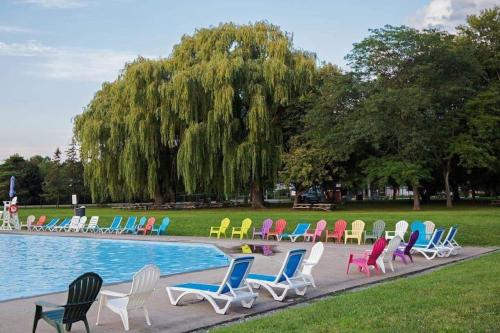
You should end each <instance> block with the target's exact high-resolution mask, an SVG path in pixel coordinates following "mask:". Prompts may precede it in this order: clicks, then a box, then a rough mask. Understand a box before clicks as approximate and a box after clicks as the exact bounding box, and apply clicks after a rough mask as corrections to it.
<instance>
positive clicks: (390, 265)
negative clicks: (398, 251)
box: [389, 258, 394, 272]
mask: <svg viewBox="0 0 500 333" xmlns="http://www.w3.org/2000/svg"><path fill="white" fill-rule="evenodd" d="M389 267H390V268H391V271H393V272H394V265H393V264H392V258H389Z"/></svg>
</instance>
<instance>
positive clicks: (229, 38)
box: [163, 22, 316, 208]
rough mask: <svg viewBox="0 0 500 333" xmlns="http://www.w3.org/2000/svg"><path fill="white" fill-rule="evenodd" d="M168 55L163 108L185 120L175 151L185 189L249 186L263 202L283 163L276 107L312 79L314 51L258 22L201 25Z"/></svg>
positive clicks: (254, 201)
mask: <svg viewBox="0 0 500 333" xmlns="http://www.w3.org/2000/svg"><path fill="white" fill-rule="evenodd" d="M169 60H170V61H171V63H172V66H173V69H174V74H173V76H172V78H171V80H170V81H169V82H167V83H166V84H165V85H164V87H163V92H164V94H165V95H166V96H167V98H166V102H167V103H168V104H169V106H168V107H167V108H165V109H164V110H165V111H166V112H169V111H170V110H174V112H175V113H176V114H178V115H179V117H181V118H182V120H183V121H184V122H185V123H186V130H185V132H184V134H183V136H182V137H181V142H180V147H179V153H178V156H177V162H178V171H179V173H180V175H181V176H182V179H183V181H184V185H185V187H186V190H187V191H188V192H193V191H196V190H205V191H209V190H212V189H215V190H216V191H224V193H232V192H234V191H235V190H237V189H239V188H243V189H250V191H251V199H252V206H253V207H256V208H257V207H263V195H262V194H263V190H264V189H265V188H266V187H269V186H273V185H274V183H275V180H276V177H277V174H278V168H279V166H280V163H281V162H280V155H281V149H282V132H281V129H280V124H279V122H278V119H279V113H280V111H281V110H282V109H283V108H284V107H286V106H287V105H288V104H289V103H291V101H292V100H293V98H295V97H296V96H298V95H300V94H302V93H303V92H305V91H306V90H307V89H308V88H309V87H310V86H311V84H312V82H313V78H314V74H315V67H316V66H315V56H314V55H313V54H310V53H307V52H303V51H299V50H296V49H294V48H293V44H292V38H291V36H290V35H288V34H286V33H284V32H282V31H281V30H280V29H279V28H278V27H276V26H274V25H271V24H267V23H264V22H260V23H256V24H251V25H235V24H222V25H220V26H218V27H215V28H211V29H200V30H198V31H197V32H196V33H195V34H194V35H193V36H184V37H183V39H182V41H181V43H180V44H178V45H177V46H176V47H175V48H174V51H173V53H172V55H171V57H170V59H169Z"/></svg>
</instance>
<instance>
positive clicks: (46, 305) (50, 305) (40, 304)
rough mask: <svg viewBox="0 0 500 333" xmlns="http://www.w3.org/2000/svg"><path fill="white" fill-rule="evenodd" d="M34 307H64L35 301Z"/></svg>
mask: <svg viewBox="0 0 500 333" xmlns="http://www.w3.org/2000/svg"><path fill="white" fill-rule="evenodd" d="M35 305H37V306H42V307H47V308H63V307H64V305H62V304H55V303H50V302H47V301H36V302H35Z"/></svg>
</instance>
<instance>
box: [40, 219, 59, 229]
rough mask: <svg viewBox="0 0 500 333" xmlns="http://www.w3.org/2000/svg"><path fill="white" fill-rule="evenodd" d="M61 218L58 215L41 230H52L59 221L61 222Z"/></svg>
mask: <svg viewBox="0 0 500 333" xmlns="http://www.w3.org/2000/svg"><path fill="white" fill-rule="evenodd" d="M59 220H60V219H59V218H58V217H56V218H53V219H52V220H50V222H49V223H47V224H46V225H45V226H43V227H42V229H41V230H43V231H52V229H53V228H54V227H55V226H56V225H57V222H59Z"/></svg>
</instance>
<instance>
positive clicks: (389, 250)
mask: <svg viewBox="0 0 500 333" xmlns="http://www.w3.org/2000/svg"><path fill="white" fill-rule="evenodd" d="M400 244H401V237H399V236H394V238H392V239H391V240H390V242H389V244H387V247H386V248H385V249H384V251H383V252H382V253H381V254H380V256H379V257H378V258H377V265H378V266H379V267H380V269H381V270H382V272H383V273H384V274H385V263H388V264H389V268H390V269H391V271H393V272H394V266H393V265H392V254H393V253H394V251H396V250H397V248H398V246H399V245H400Z"/></svg>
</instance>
